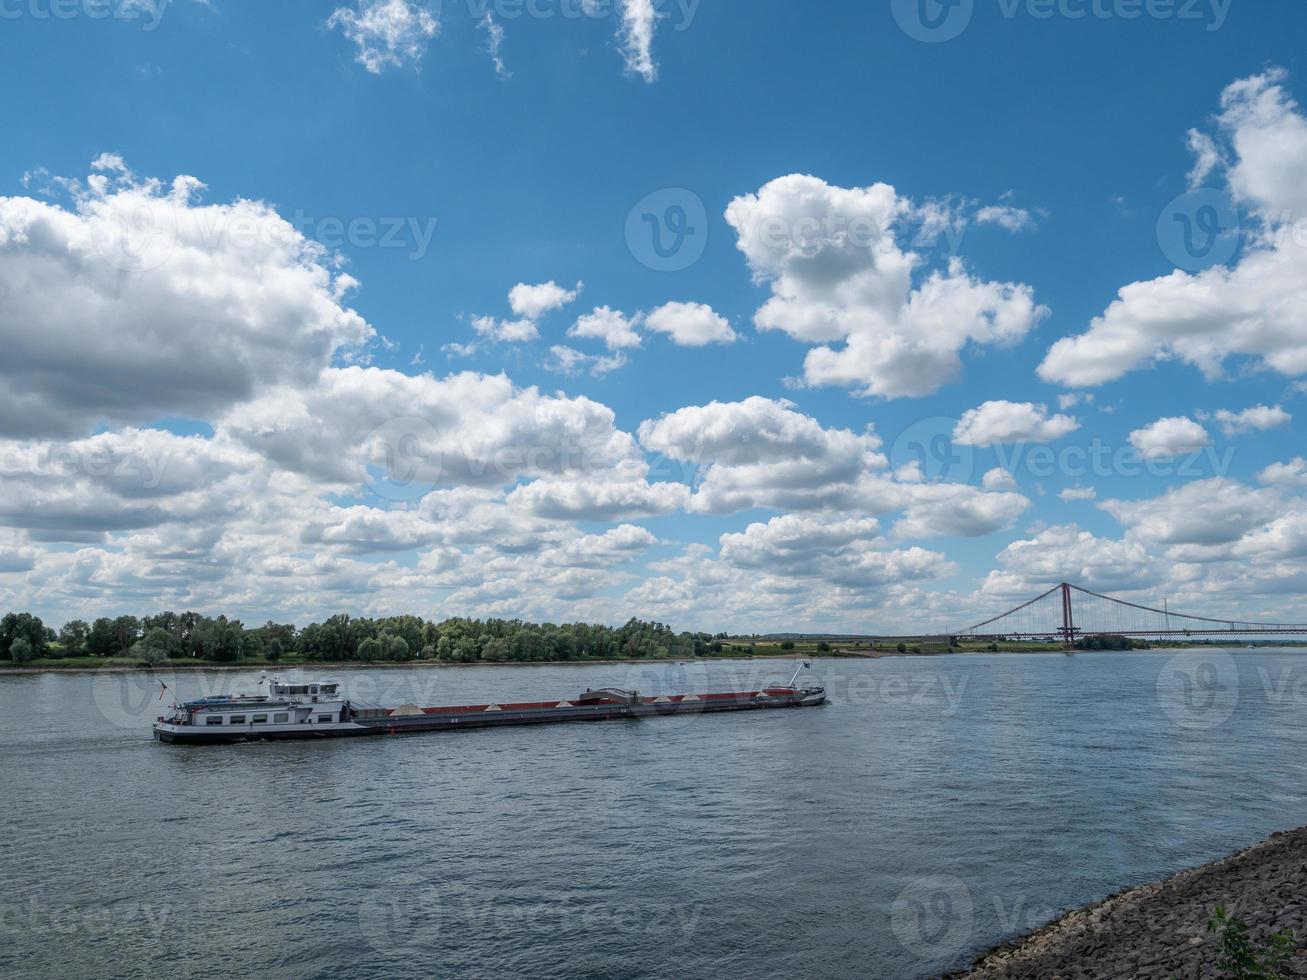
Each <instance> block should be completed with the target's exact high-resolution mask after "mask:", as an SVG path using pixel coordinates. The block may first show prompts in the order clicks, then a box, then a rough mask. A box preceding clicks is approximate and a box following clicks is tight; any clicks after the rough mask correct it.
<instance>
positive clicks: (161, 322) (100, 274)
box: [0, 155, 373, 435]
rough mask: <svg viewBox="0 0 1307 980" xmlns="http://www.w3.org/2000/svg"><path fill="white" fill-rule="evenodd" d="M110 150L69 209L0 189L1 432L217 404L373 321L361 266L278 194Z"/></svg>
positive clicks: (294, 377)
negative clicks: (331, 247)
mask: <svg viewBox="0 0 1307 980" xmlns="http://www.w3.org/2000/svg"><path fill="white" fill-rule="evenodd" d="M96 163H97V168H98V170H99V171H101V172H98V173H95V174H93V175H92V176H91V177H90V178H88V180H87V182H86V186H84V187H83V186H81V185H80V184H78V183H76V182H68V186H70V187H71V188H72V190H73V193H74V201H73V206H72V207H71V209H67V210H66V209H64V208H63V207H59V206H57V205H54V204H48V203H43V202H39V201H36V200H33V199H31V198H26V197H0V347H3V349H4V356H3V357H0V434H2V433H9V434H19V435H40V434H50V433H63V434H70V435H71V434H77V433H80V432H84V431H87V430H88V429H89V428H90V427H92V426H94V425H95V424H96V423H97V422H100V421H109V422H113V423H134V422H135V423H139V422H150V421H153V420H154V419H156V418H158V417H160V416H164V415H190V416H199V417H204V416H206V415H208V414H212V413H215V412H221V411H223V410H224V409H226V408H227V407H228V406H230V405H233V404H236V403H238V402H241V401H243V400H246V399H249V398H251V397H254V396H255V395H257V393H258V392H259V391H260V390H262V389H264V388H265V387H267V386H269V385H273V384H277V383H281V382H308V381H311V380H312V379H313V378H315V377H316V376H317V374H318V372H319V371H320V370H321V369H322V368H323V367H325V366H326V364H327V363H328V362H329V360H330V358H331V357H332V355H333V353H334V352H336V351H338V350H339V349H340V348H341V347H343V346H346V345H361V344H364V343H366V342H367V341H368V340H369V339H370V338H371V337H372V336H373V331H372V328H371V327H370V326H369V325H368V324H367V323H366V322H365V321H364V320H363V318H362V317H361V316H359V315H358V314H357V313H356V312H354V311H353V310H352V309H349V308H348V307H346V306H344V305H342V298H343V296H344V294H345V292H346V291H348V289H350V288H351V287H352V286H353V285H355V283H354V280H353V279H352V278H351V277H349V276H348V275H344V274H341V273H338V272H334V271H333V268H334V266H335V262H334V259H333V257H332V256H331V255H329V254H328V253H327V252H326V251H325V250H324V249H323V248H322V247H321V246H319V245H317V244H315V243H313V242H311V241H309V240H307V239H306V238H304V236H303V235H301V234H300V233H299V231H297V230H296V229H295V228H294V227H293V226H292V225H291V224H289V223H288V222H286V221H285V220H283V219H282V218H281V217H280V216H278V215H277V213H276V212H275V211H274V210H273V209H272V208H271V207H269V206H268V205H266V204H264V203H261V202H258V201H249V200H244V199H239V200H236V201H234V202H233V203H231V204H213V205H202V204H199V203H197V202H196V200H195V198H196V196H197V195H198V193H199V191H200V190H201V188H202V187H203V185H202V184H201V183H200V182H199V181H198V180H196V179H195V178H193V177H177V178H176V179H175V180H173V182H172V184H171V185H170V186H164V185H162V184H161V183H160V182H158V181H155V180H137V179H136V178H135V177H133V176H132V175H131V173H130V172H129V171H127V169H126V167H125V166H124V165H123V164H122V162H121V159H120V158H118V157H115V156H111V155H106V156H102V157H100V158H99V159H98V160H97V161H96ZM52 297H57V298H58V301H57V302H53V301H52ZM70 352H76V356H70Z"/></svg>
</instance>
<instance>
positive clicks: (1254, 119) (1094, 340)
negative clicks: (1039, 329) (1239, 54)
mask: <svg viewBox="0 0 1307 980" xmlns="http://www.w3.org/2000/svg"><path fill="white" fill-rule="evenodd" d="M1283 80H1284V75H1283V73H1282V72H1278V71H1271V72H1267V73H1265V74H1262V75H1256V76H1253V77H1252V78H1247V79H1244V80H1242V81H1238V82H1235V83H1234V84H1232V85H1231V86H1229V87H1228V88H1227V89H1226V91H1225V93H1224V95H1223V96H1222V99H1221V105H1222V113H1221V115H1220V116H1219V117H1218V126H1219V130H1220V136H1221V138H1222V140H1223V141H1224V142H1225V143H1226V144H1228V146H1229V147H1230V150H1231V152H1232V153H1233V155H1234V159H1235V162H1234V164H1233V165H1232V166H1230V167H1229V168H1228V170H1227V171H1226V176H1227V182H1228V186H1229V189H1230V191H1231V193H1232V195H1233V196H1234V197H1235V198H1236V200H1238V201H1239V202H1240V203H1241V204H1242V205H1243V206H1244V207H1245V208H1246V209H1247V210H1248V211H1249V222H1250V225H1251V226H1250V227H1248V228H1246V229H1245V235H1244V254H1243V257H1242V258H1241V259H1240V261H1239V263H1238V264H1237V265H1236V266H1234V267H1233V268H1229V267H1226V266H1214V267H1212V268H1209V269H1206V270H1204V271H1202V272H1199V273H1196V274H1194V273H1188V272H1183V271H1180V270H1176V271H1175V272H1172V273H1171V274H1170V275H1167V276H1163V277H1161V278H1159V279H1153V280H1150V281H1146V282H1136V283H1132V284H1131V285H1128V286H1125V287H1124V288H1123V289H1121V291H1120V294H1119V297H1118V298H1117V300H1116V301H1115V302H1114V303H1112V305H1111V306H1109V307H1108V309H1107V310H1106V311H1105V312H1104V313H1103V314H1102V316H1100V317H1097V318H1096V319H1095V320H1094V321H1093V322H1092V324H1091V325H1090V327H1089V330H1088V331H1087V332H1085V333H1083V334H1080V335H1079V336H1076V337H1065V338H1063V339H1061V340H1059V341H1058V342H1057V343H1055V344H1054V345H1053V346H1052V348H1051V349H1050V350H1049V352H1048V355H1047V357H1045V359H1044V361H1043V363H1042V364H1041V365H1040V366H1039V374H1040V377H1042V378H1044V380H1046V381H1050V382H1056V383H1060V384H1065V385H1069V386H1073V387H1086V386H1093V385H1099V384H1102V383H1104V382H1107V381H1111V380H1113V379H1115V378H1119V377H1121V376H1122V375H1124V374H1126V373H1127V372H1130V371H1133V370H1137V369H1139V368H1143V367H1146V366H1148V365H1149V364H1151V363H1152V362H1154V361H1157V360H1165V359H1178V360H1181V361H1184V362H1185V363H1188V364H1192V365H1194V366H1195V367H1197V368H1199V369H1200V370H1201V371H1202V372H1203V373H1204V375H1206V376H1207V377H1208V378H1215V377H1218V376H1220V375H1221V374H1222V372H1223V370H1224V367H1225V363H1226V361H1227V360H1229V359H1231V358H1248V359H1251V360H1253V361H1254V362H1255V363H1257V364H1259V365H1260V366H1261V367H1263V368H1266V369H1269V370H1272V371H1278V372H1279V373H1281V374H1285V375H1298V374H1303V373H1305V372H1307V334H1304V333H1303V331H1302V329H1301V316H1300V311H1301V310H1302V309H1303V307H1304V306H1305V305H1307V248H1304V242H1303V241H1302V239H1301V228H1300V227H1298V226H1296V225H1295V222H1299V221H1301V220H1302V216H1303V215H1304V214H1307V119H1304V117H1303V115H1302V114H1301V112H1300V111H1299V109H1298V105H1297V103H1296V102H1294V101H1293V99H1292V98H1291V97H1290V96H1289V94H1288V93H1287V92H1286V91H1285V90H1284V88H1283V86H1282V85H1281V82H1282V81H1283ZM1191 145H1194V146H1195V147H1196V148H1197V150H1198V156H1199V158H1198V164H1197V169H1196V170H1195V175H1196V176H1202V177H1204V178H1205V177H1206V176H1207V175H1208V174H1209V173H1210V172H1211V171H1212V170H1213V169H1214V168H1216V167H1217V166H1218V163H1217V162H1216V160H1215V159H1214V156H1213V154H1214V153H1215V150H1214V149H1212V148H1211V147H1209V146H1208V145H1207V144H1206V143H1204V142H1203V141H1201V140H1199V141H1193V140H1191Z"/></svg>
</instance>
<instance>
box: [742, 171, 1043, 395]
mask: <svg viewBox="0 0 1307 980" xmlns="http://www.w3.org/2000/svg"><path fill="white" fill-rule="evenodd" d="M914 217H916V218H919V217H920V211H919V209H916V208H914V206H913V204H912V202H911V201H909V200H907V199H905V198H902V197H900V196H899V195H898V194H897V193H896V192H895V190H894V188H892V187H890V186H889V185H888V184H874V185H872V186H869V187H860V188H844V187H836V186H833V185H831V184H828V183H826V182H825V181H823V180H820V179H818V178H816V177H812V176H807V175H803V174H791V175H789V176H786V177H780V178H777V179H776V180H773V181H771V182H770V183H768V184H766V185H765V186H764V187H762V188H761V189H760V190H759V191H758V192H757V193H756V194H748V195H745V196H743V197H738V198H736V199H735V200H733V201H732V202H731V203H730V205H729V206H728V207H727V209H726V220H727V222H728V223H729V224H730V225H731V227H732V228H733V229H734V230H735V233H736V236H737V247H738V248H739V249H740V251H741V252H743V253H744V255H745V258H746V259H747V261H748V263H749V267H750V269H751V270H752V271H753V275H754V278H755V279H756V280H757V281H758V282H765V283H768V284H769V285H770V286H771V290H772V297H771V299H769V300H768V301H767V302H766V303H765V304H763V306H762V307H761V308H760V309H759V310H758V311H757V313H756V314H755V316H754V322H755V324H756V325H757V327H758V328H759V329H760V330H781V331H784V332H785V333H787V334H789V335H790V336H792V337H794V338H795V339H796V340H799V341H802V342H804V343H808V344H813V345H817V346H814V347H813V348H812V349H811V350H810V351H809V352H808V354H807V357H806V360H805V363H804V380H805V381H806V382H807V383H808V384H810V385H842V386H849V387H853V388H856V389H857V390H858V392H859V393H860V394H863V395H876V396H882V397H886V398H894V397H902V396H919V395H925V394H929V393H930V392H933V391H935V390H937V389H938V388H940V387H941V386H943V385H944V384H946V383H948V382H949V381H951V380H953V379H954V378H956V377H957V375H958V374H959V373H960V371H961V368H962V360H961V354H962V352H963V350H964V349H965V348H967V347H968V346H969V345H975V346H993V345H1001V344H1011V343H1015V342H1016V341H1018V340H1020V339H1021V338H1023V337H1024V336H1025V335H1026V334H1027V333H1028V332H1029V331H1030V329H1031V328H1032V327H1033V326H1034V325H1035V324H1036V323H1038V322H1039V321H1040V320H1041V319H1042V318H1043V317H1044V316H1045V315H1046V314H1047V310H1046V309H1044V308H1043V307H1041V306H1039V305H1038V304H1037V303H1036V302H1035V300H1034V294H1033V291H1032V290H1031V289H1030V287H1028V286H1025V285H1020V284H1016V283H998V282H988V281H984V280H981V279H978V278H975V277H973V276H972V275H970V274H969V273H968V272H967V270H966V267H965V266H964V265H963V263H962V262H961V260H959V259H956V258H955V259H953V260H951V261H950V262H949V264H948V266H947V268H946V269H942V270H938V269H937V270H935V271H933V272H930V273H929V274H926V275H924V277H920V276H917V275H916V274H917V272H918V271H919V270H920V267H921V265H922V262H923V260H922V257H921V256H920V255H918V254H916V253H914V252H911V251H908V250H905V249H904V248H903V247H902V246H901V245H900V244H899V242H898V240H897V233H906V226H907V225H908V223H909V222H910V221H911V220H912V219H913V218H914ZM914 278H915V279H918V280H919V281H917V282H916V283H915V284H914ZM837 345H838V346H837Z"/></svg>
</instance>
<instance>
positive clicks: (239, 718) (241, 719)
mask: <svg viewBox="0 0 1307 980" xmlns="http://www.w3.org/2000/svg"><path fill="white" fill-rule="evenodd" d="M227 724H229V725H243V724H245V716H244V715H232V716H231V721H229V722H228V723H227Z"/></svg>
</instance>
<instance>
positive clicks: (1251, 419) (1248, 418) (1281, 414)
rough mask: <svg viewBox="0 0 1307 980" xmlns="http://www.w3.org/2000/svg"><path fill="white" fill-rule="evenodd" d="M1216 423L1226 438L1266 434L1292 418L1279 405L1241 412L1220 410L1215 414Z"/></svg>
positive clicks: (1258, 406)
mask: <svg viewBox="0 0 1307 980" xmlns="http://www.w3.org/2000/svg"><path fill="white" fill-rule="evenodd" d="M1216 421H1217V422H1218V423H1220V426H1221V431H1222V432H1223V433H1225V435H1226V436H1227V437H1230V436H1236V435H1241V434H1242V433H1245V432H1266V431H1268V430H1270V429H1278V428H1279V427H1280V426H1282V425H1288V424H1289V423H1290V422H1292V421H1293V416H1292V415H1290V414H1289V413H1288V412H1286V411H1285V410H1284V409H1282V408H1281V407H1280V406H1279V405H1276V406H1274V407H1269V406H1266V405H1255V406H1253V407H1252V408H1245V409H1244V410H1243V411H1242V412H1231V411H1228V410H1226V409H1224V408H1223V409H1220V410H1219V411H1218V412H1217V413H1216Z"/></svg>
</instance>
